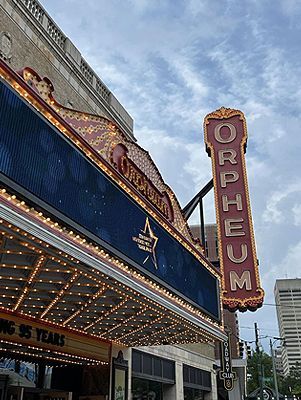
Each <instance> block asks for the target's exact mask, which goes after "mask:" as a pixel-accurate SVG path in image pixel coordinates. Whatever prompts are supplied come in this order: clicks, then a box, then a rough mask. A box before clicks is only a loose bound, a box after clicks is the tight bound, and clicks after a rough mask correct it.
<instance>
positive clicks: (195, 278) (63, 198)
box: [0, 83, 220, 319]
mask: <svg viewBox="0 0 301 400" xmlns="http://www.w3.org/2000/svg"><path fill="white" fill-rule="evenodd" d="M0 140H1V142H0V173H1V174H2V180H4V181H5V182H6V184H9V185H11V186H13V185H16V184H17V187H18V188H20V190H19V191H20V192H21V189H22V193H23V195H24V193H25V196H26V197H27V198H29V199H31V200H32V199H33V201H36V202H37V203H38V204H42V205H43V207H44V208H46V209H47V206H50V207H51V210H52V214H54V215H55V216H56V217H58V216H59V218H60V219H63V220H64V218H65V217H67V218H68V223H69V225H70V224H71V225H73V224H75V225H73V226H75V227H83V228H84V229H85V233H86V234H87V236H89V235H90V237H92V238H93V240H95V238H96V239H97V240H98V241H99V243H101V245H102V246H104V247H106V248H107V249H109V250H110V251H111V252H112V251H113V253H114V254H115V255H116V254H117V255H118V257H119V258H123V259H124V260H126V262H128V263H130V264H131V265H132V266H134V267H136V268H138V269H140V271H142V273H144V274H147V275H149V276H151V277H152V278H153V279H155V280H157V281H158V282H160V283H161V284H162V283H163V284H164V285H165V286H166V287H168V288H169V289H170V290H172V291H174V292H175V293H177V294H180V295H181V296H182V297H184V298H185V299H188V300H189V301H190V302H192V303H193V304H195V305H196V306H198V307H199V308H201V309H202V310H204V311H205V312H206V313H208V314H210V315H211V316H212V317H214V318H215V319H219V317H220V312H219V293H218V282H217V279H216V277H215V276H213V275H212V274H211V273H210V272H209V271H208V270H207V269H206V268H205V267H204V266H203V265H202V264H201V263H200V262H199V261H198V260H197V259H196V258H195V257H194V256H193V255H192V254H191V253H190V252H189V251H188V250H186V249H185V248H184V247H183V246H182V245H181V244H180V243H179V242H178V241H177V240H175V239H174V238H173V237H172V236H171V235H170V234H169V233H168V232H167V231H165V229H164V228H162V227H161V226H160V225H159V224H158V223H157V222H156V221H155V220H153V219H152V218H151V217H150V216H149V215H148V214H147V213H146V212H145V211H144V210H143V209H142V208H141V207H140V206H138V205H137V204H136V203H135V202H134V201H133V200H132V199H131V198H130V197H128V196H127V195H126V194H125V193H124V192H123V191H122V190H121V189H120V188H119V187H117V186H116V185H115V184H114V183H113V182H112V181H111V180H110V179H109V178H108V177H107V176H106V175H105V174H104V173H103V172H102V171H101V170H100V169H98V168H97V167H96V166H95V165H93V164H92V163H91V162H90V161H89V160H88V159H87V158H86V157H85V156H84V155H83V154H82V153H81V152H80V151H79V150H78V149H77V148H76V147H75V146H74V145H73V144H71V143H70V142H69V141H68V139H67V138H65V137H64V136H63V135H62V134H61V133H60V132H58V131H57V130H56V129H55V128H54V127H52V126H51V125H50V124H48V122H47V121H46V120H45V119H44V118H43V117H42V116H41V115H39V114H37V113H36V112H35V111H33V109H32V108H31V107H30V106H29V105H28V104H27V103H26V102H24V101H23V100H22V99H20V98H19V97H18V96H17V95H16V93H14V92H13V91H12V89H11V88H8V87H7V86H6V85H5V84H3V83H0ZM15 187H16V186H15ZM41 202H42V203H41ZM48 210H49V208H48Z"/></svg>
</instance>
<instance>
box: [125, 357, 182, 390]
mask: <svg viewBox="0 0 301 400" xmlns="http://www.w3.org/2000/svg"><path fill="white" fill-rule="evenodd" d="M132 375H133V377H135V378H142V379H144V378H145V379H150V380H152V379H153V380H154V381H157V382H162V383H167V384H174V383H175V363H174V361H171V360H167V359H165V358H161V357H157V356H153V355H152V354H148V353H144V352H142V351H137V350H133V352H132Z"/></svg>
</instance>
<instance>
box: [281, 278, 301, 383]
mask: <svg viewBox="0 0 301 400" xmlns="http://www.w3.org/2000/svg"><path fill="white" fill-rule="evenodd" d="M274 295H275V303H276V304H277V305H278V306H277V307H276V310H277V318H278V325H279V332H280V336H281V338H283V339H284V341H285V345H284V346H282V348H281V356H282V367H283V373H284V375H285V376H288V375H289V371H290V369H291V368H292V367H293V366H296V364H297V363H299V364H300V363H301V279H277V280H276V284H275V288H274Z"/></svg>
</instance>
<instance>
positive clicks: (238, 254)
mask: <svg viewBox="0 0 301 400" xmlns="http://www.w3.org/2000/svg"><path fill="white" fill-rule="evenodd" d="M204 133H205V143H206V150H207V152H208V154H209V156H210V157H211V161H212V172H213V184H214V192H215V208H216V220H217V225H218V229H217V231H218V247H219V259H220V268H221V273H222V289H223V304H224V307H225V308H227V309H229V310H230V311H235V310H241V311H245V310H246V309H249V310H252V311H254V310H256V309H257V308H259V307H261V306H262V303H263V296H264V291H263V289H262V288H261V286H260V279H259V271H258V262H257V256H256V248H255V239H254V232H253V225H252V216H251V206H250V200H249V192H248V183H247V171H246V163H245V150H246V143H247V128H246V121H245V117H244V114H243V113H242V112H241V111H239V110H232V109H229V108H224V107H222V108H220V109H219V110H217V111H214V112H213V113H211V114H208V115H207V116H206V117H205V120H204Z"/></svg>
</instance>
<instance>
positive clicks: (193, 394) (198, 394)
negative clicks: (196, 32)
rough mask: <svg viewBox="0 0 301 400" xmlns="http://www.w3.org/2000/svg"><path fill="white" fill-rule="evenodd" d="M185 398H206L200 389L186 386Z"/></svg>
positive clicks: (197, 399) (195, 399) (191, 399)
mask: <svg viewBox="0 0 301 400" xmlns="http://www.w3.org/2000/svg"><path fill="white" fill-rule="evenodd" d="M184 400H204V392H203V391H202V390H200V389H193V388H188V387H184Z"/></svg>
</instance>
